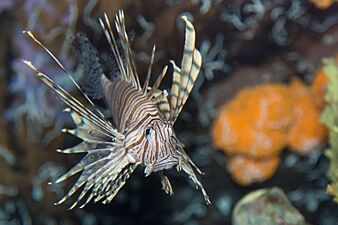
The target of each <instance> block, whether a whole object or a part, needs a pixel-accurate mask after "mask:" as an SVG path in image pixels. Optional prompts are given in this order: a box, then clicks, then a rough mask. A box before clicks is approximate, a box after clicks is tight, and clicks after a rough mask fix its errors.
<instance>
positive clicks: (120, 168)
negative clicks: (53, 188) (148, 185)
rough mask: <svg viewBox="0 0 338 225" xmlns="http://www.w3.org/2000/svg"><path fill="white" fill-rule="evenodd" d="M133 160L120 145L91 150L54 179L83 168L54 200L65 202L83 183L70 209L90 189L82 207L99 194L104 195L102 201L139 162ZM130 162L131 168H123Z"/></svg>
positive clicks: (122, 182) (111, 197)
mask: <svg viewBox="0 0 338 225" xmlns="http://www.w3.org/2000/svg"><path fill="white" fill-rule="evenodd" d="M132 162H134V160H131V157H130V156H129V154H128V153H127V152H126V151H124V150H123V149H118V150H117V149H114V148H106V149H96V150H93V151H90V152H89V153H88V154H87V156H86V157H84V158H83V159H82V160H81V161H80V162H79V163H78V164H77V165H76V166H74V167H73V168H72V169H71V170H69V171H68V172H67V173H66V174H64V175H63V176H61V177H60V178H59V179H58V180H57V181H56V183H59V182H61V181H63V180H65V179H67V178H69V177H70V176H73V175H74V174H76V173H78V172H80V171H83V172H82V174H81V175H80V177H79V178H78V180H77V182H76V183H75V184H74V186H73V187H72V188H71V189H70V190H69V191H68V193H67V194H66V195H65V196H64V197H63V198H62V199H60V200H59V201H58V202H57V203H56V204H61V203H63V202H65V201H66V200H67V199H68V198H69V197H70V196H72V195H73V194H74V193H75V192H76V191H77V190H78V189H79V188H81V187H82V186H84V188H83V189H82V191H81V193H80V194H79V196H78V198H77V200H76V201H75V202H74V204H73V205H72V206H71V207H70V209H72V208H74V207H75V206H77V205H78V203H79V202H80V201H81V200H82V199H83V198H84V196H85V195H86V194H87V193H88V192H90V191H91V193H90V194H89V196H88V198H87V200H86V202H85V203H84V204H83V205H82V206H81V207H84V206H85V205H86V204H87V203H88V202H89V201H90V200H91V199H92V198H93V197H96V198H99V199H102V198H101V196H104V198H105V200H104V201H107V200H109V201H110V200H111V199H113V197H114V196H115V195H116V193H117V192H118V190H119V189H120V188H121V187H122V186H123V184H124V183H125V182H126V180H127V179H128V178H129V176H130V174H131V173H132V172H133V171H134V169H135V168H136V166H137V165H138V164H137V163H132ZM130 166H131V167H132V168H133V169H132V170H130V169H129V170H127V172H126V168H130ZM118 184H119V185H118Z"/></svg>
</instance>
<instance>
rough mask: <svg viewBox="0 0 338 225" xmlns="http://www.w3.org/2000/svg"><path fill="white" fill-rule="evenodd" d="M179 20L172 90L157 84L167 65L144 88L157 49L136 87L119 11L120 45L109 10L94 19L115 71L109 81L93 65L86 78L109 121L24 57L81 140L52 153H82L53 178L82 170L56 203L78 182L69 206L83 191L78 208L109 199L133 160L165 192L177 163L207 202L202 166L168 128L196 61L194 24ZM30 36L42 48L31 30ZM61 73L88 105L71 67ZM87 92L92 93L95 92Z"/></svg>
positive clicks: (197, 64) (180, 105) (195, 69)
mask: <svg viewBox="0 0 338 225" xmlns="http://www.w3.org/2000/svg"><path fill="white" fill-rule="evenodd" d="M182 19H183V20H184V21H185V23H186V35H185V46H184V53H183V58H182V62H181V67H178V66H176V64H175V63H174V62H173V61H171V63H172V65H173V68H174V72H173V84H172V87H171V90H170V94H168V93H167V92H166V91H162V90H160V89H158V88H159V86H160V83H161V80H162V78H163V77H164V75H165V74H166V71H167V66H166V67H165V68H164V69H163V71H162V73H161V74H160V75H159V76H158V78H157V80H156V81H155V83H154V84H153V86H152V87H149V79H150V74H151V66H152V63H153V59H154V54H155V47H154V49H153V53H152V59H151V62H150V65H149V69H148V73H147V78H146V81H145V83H144V85H143V86H141V85H140V82H139V78H138V74H137V72H136V68H135V66H134V65H135V63H134V61H133V58H132V56H131V54H132V53H131V49H130V45H129V41H128V36H127V34H126V30H125V23H124V15H123V12H122V11H119V13H118V14H117V16H116V19H115V27H116V30H117V33H118V35H119V39H120V43H121V45H122V51H120V50H119V48H118V47H117V43H116V40H115V37H114V35H113V32H112V30H111V26H110V24H109V20H108V18H107V16H106V15H105V20H104V22H103V21H102V20H101V19H100V23H101V26H102V27H103V31H104V33H105V36H106V38H107V40H108V42H109V44H110V47H111V49H112V52H113V54H114V57H115V59H116V62H117V66H118V68H119V72H118V75H116V76H115V77H114V78H112V79H108V78H107V77H106V75H105V74H104V73H103V72H102V70H101V69H96V70H95V72H93V73H91V74H89V75H88V76H89V77H90V81H91V84H90V85H92V84H93V83H95V84H98V85H99V89H100V91H101V94H100V95H102V96H103V97H104V99H105V101H106V102H107V104H108V107H109V109H110V111H111V114H112V117H113V121H114V124H112V123H111V122H110V121H109V120H107V119H106V118H105V117H104V116H103V114H102V113H101V112H100V111H99V110H98V109H97V108H95V109H96V112H93V111H91V110H89V109H88V108H87V107H85V106H83V105H82V103H80V102H79V101H78V100H77V99H76V98H74V97H73V96H71V95H70V94H69V93H68V92H67V91H65V90H64V89H63V88H62V87H60V86H59V85H57V84H56V83H55V82H54V81H53V80H51V79H50V78H49V77H48V76H47V75H45V74H43V73H42V72H40V71H38V70H37V69H36V68H35V67H34V66H33V65H32V64H31V62H29V61H24V62H25V63H26V64H27V65H28V66H30V67H31V68H32V69H34V70H35V71H36V72H37V77H39V78H40V79H41V80H42V81H43V82H44V83H46V84H47V85H48V86H50V87H51V88H52V89H53V90H54V91H55V92H56V93H57V95H58V97H60V98H61V100H62V101H63V102H64V103H65V104H67V105H68V107H69V108H67V109H66V110H65V111H67V112H69V113H70V114H71V116H72V118H73V120H74V122H75V124H76V126H77V128H76V129H74V130H67V129H64V131H65V132H68V133H71V134H73V135H75V136H77V137H79V138H81V139H82V140H83V142H81V143H80V144H78V145H77V146H74V147H72V148H69V149H66V150H58V151H60V152H63V153H81V152H87V155H86V156H85V157H84V158H83V159H82V160H81V161H80V162H79V163H78V164H77V165H75V166H74V167H73V168H72V169H70V170H69V171H68V172H67V173H66V174H64V175H63V176H61V177H60V178H59V179H58V180H57V181H56V183H58V182H61V181H63V180H65V179H67V178H69V177H71V176H73V175H74V174H77V173H78V172H81V171H82V173H81V175H80V177H79V178H78V180H77V182H76V183H75V184H74V186H73V187H72V188H71V189H70V190H69V192H68V193H67V194H66V195H65V196H64V197H63V198H62V199H61V200H60V201H59V202H58V203H57V204H60V203H62V202H64V201H65V200H67V199H68V198H69V197H70V196H72V195H73V194H74V193H75V192H76V191H77V190H78V189H79V188H81V187H83V189H82V192H81V193H80V195H79V197H78V199H77V201H76V202H75V203H74V204H73V205H72V206H71V208H73V207H75V206H76V205H77V204H78V203H79V202H80V200H82V199H83V198H84V197H85V196H86V194H87V193H90V194H89V195H88V197H87V199H86V201H85V202H84V204H83V205H82V206H81V207H83V206H85V205H86V204H87V203H88V202H89V201H90V200H91V199H94V201H95V202H97V201H102V202H103V203H107V202H110V201H111V200H112V199H113V198H114V197H115V195H116V194H117V193H118V191H119V190H120V189H121V188H122V187H123V185H124V184H125V182H126V181H127V179H128V178H129V177H130V175H131V174H132V173H133V171H134V170H135V169H136V167H137V166H139V165H140V166H143V167H145V170H144V173H145V175H146V176H148V175H150V174H151V173H152V172H159V174H160V177H161V183H162V187H163V189H164V191H165V192H166V193H168V194H173V191H172V187H171V185H170V182H169V179H168V177H166V176H165V175H164V173H163V170H166V169H170V168H172V167H176V169H177V170H178V171H181V170H183V171H184V172H185V173H187V174H188V176H189V177H190V178H191V179H192V180H193V182H194V183H195V184H196V186H197V187H198V188H200V189H201V190H202V193H203V195H204V197H205V200H206V202H207V203H208V204H209V203H210V201H209V197H208V196H207V194H206V192H205V190H204V188H203V186H202V184H201V183H200V181H199V180H198V178H197V176H196V174H195V172H194V169H196V170H197V171H198V172H199V173H201V172H200V170H199V169H198V168H197V167H196V166H195V165H194V163H193V162H192V160H191V159H190V158H189V156H188V155H187V154H186V153H185V151H184V149H183V144H182V143H181V142H180V141H179V140H178V138H177V137H176V134H175V132H174V129H173V125H174V123H175V121H176V119H177V117H178V115H179V113H180V111H181V110H182V108H183V106H184V104H185V102H186V100H187V98H188V95H189V93H190V92H191V89H192V87H193V85H194V82H195V80H196V78H197V76H198V73H199V70H200V66H201V62H202V58H201V55H200V53H199V51H198V50H197V49H195V31H194V27H193V25H192V24H191V23H190V22H189V21H188V20H187V18H186V17H182ZM28 35H29V36H30V37H31V38H33V40H34V41H35V42H37V43H38V44H39V45H41V46H42V47H43V48H45V47H44V46H43V45H42V44H41V43H40V42H39V41H38V40H37V39H36V38H35V37H34V36H33V35H32V34H31V33H30V32H28ZM45 49H46V48H45ZM46 51H47V52H48V53H49V54H50V55H51V57H53V59H54V60H55V61H56V62H57V63H58V64H59V66H60V67H61V68H62V69H63V70H64V71H65V72H66V73H67V71H66V70H65V69H64V67H63V66H62V65H61V64H60V63H59V61H58V60H57V59H56V58H55V57H54V56H53V55H52V53H50V51H49V50H48V49H46ZM94 61H95V60H94ZM67 75H68V76H69V77H70V78H71V79H72V81H73V82H74V84H75V85H76V86H77V87H78V89H79V90H80V91H81V92H82V93H83V94H84V96H85V97H86V99H87V100H88V101H89V103H90V104H92V106H94V104H93V103H92V101H91V100H90V99H89V98H88V96H87V95H86V94H85V93H84V92H83V91H82V89H81V88H80V87H79V86H78V85H77V84H76V82H75V81H74V80H73V78H72V77H71V75H70V74H69V73H67ZM89 95H90V94H89ZM93 95H97V93H96V94H93Z"/></svg>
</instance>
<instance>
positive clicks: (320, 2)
mask: <svg viewBox="0 0 338 225" xmlns="http://www.w3.org/2000/svg"><path fill="white" fill-rule="evenodd" d="M311 2H312V3H313V4H314V5H315V6H316V7H317V8H319V9H327V8H329V7H330V6H331V5H332V4H333V3H335V2H337V0H311Z"/></svg>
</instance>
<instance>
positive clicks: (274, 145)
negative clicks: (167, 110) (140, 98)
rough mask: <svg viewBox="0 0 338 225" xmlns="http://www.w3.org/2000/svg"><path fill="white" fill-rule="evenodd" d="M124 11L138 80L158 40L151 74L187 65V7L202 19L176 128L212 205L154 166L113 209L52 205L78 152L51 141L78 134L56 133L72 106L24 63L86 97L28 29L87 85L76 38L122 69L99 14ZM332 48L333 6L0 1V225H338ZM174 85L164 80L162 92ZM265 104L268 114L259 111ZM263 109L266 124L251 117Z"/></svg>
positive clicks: (336, 17)
mask: <svg viewBox="0 0 338 225" xmlns="http://www.w3.org/2000/svg"><path fill="white" fill-rule="evenodd" d="M118 9H123V10H124V12H125V17H126V26H127V30H128V31H129V33H130V34H129V35H130V38H131V39H132V49H133V51H134V57H135V61H136V64H137V65H136V66H137V69H138V72H139V74H140V76H141V80H142V81H143V80H144V79H145V76H146V73H147V68H148V63H149V60H150V57H151V50H152V47H153V45H154V44H156V48H157V54H156V58H155V63H154V67H153V70H154V72H155V73H160V71H161V69H162V68H163V67H164V66H165V65H167V64H168V62H169V60H170V59H174V60H175V61H177V62H179V61H180V60H181V58H180V57H181V55H182V51H183V43H184V23H183V22H182V21H181V20H180V19H179V18H180V16H182V15H186V16H187V17H188V18H189V19H190V20H191V21H192V22H193V24H194V27H195V29H196V47H197V48H198V49H199V50H200V52H201V55H202V57H203V65H202V69H201V72H200V75H199V77H198V80H197V82H196V84H195V87H194V89H193V91H192V94H191V96H190V98H189V100H188V101H187V104H186V105H185V107H184V108H183V112H182V114H181V116H180V118H179V119H178V120H177V122H176V124H175V129H176V132H177V136H178V137H179V138H180V139H181V141H182V142H183V143H184V144H185V148H186V151H187V153H188V155H189V156H191V158H192V159H193V161H194V162H195V163H196V164H197V165H198V166H199V167H200V168H201V170H202V171H203V172H204V173H205V175H203V176H200V177H199V178H200V179H201V182H202V183H203V185H204V187H205V189H206V191H207V192H208V194H209V196H210V200H211V203H212V204H211V205H209V206H208V205H206V204H205V201H204V199H203V196H202V195H201V193H200V191H197V190H196V189H195V187H194V185H193V184H192V183H191V182H190V181H188V179H187V178H186V177H185V176H184V175H183V174H180V173H177V172H176V171H175V170H171V171H169V173H168V175H169V177H170V178H171V181H172V186H173V190H174V193H175V194H174V195H173V196H171V197H170V196H168V195H166V194H165V193H164V191H162V190H161V184H160V178H159V176H158V175H156V174H152V175H151V176H150V177H146V178H145V177H144V175H143V171H142V170H141V169H139V170H137V171H136V173H135V175H133V176H132V177H131V178H130V180H129V181H128V182H127V184H126V185H125V186H124V187H123V188H122V189H121V190H120V192H119V193H118V195H117V196H116V198H115V199H114V200H113V201H112V202H111V203H110V204H107V205H103V204H101V203H96V204H94V203H92V202H91V203H89V204H88V205H87V206H86V207H85V208H83V209H78V208H77V209H74V210H67V209H68V208H69V207H70V205H71V202H66V203H65V204H62V205H58V206H55V205H54V202H57V200H58V199H60V198H61V197H62V196H63V195H64V194H65V192H66V191H67V190H68V189H69V188H70V187H71V184H72V182H73V181H75V179H76V176H75V177H74V178H72V182H63V183H60V184H52V185H49V184H48V183H49V182H53V181H55V180H56V179H57V178H58V177H59V176H60V175H61V174H63V173H64V172H66V170H67V169H69V168H71V167H72V166H73V165H74V164H75V163H76V162H78V161H79V160H80V158H81V156H79V155H65V154H61V153H58V152H56V149H64V148H67V147H69V146H73V145H74V144H75V143H78V142H79V140H78V139H76V138H74V137H72V136H70V135H67V134H64V133H62V132H61V129H62V128H63V127H72V126H74V124H73V123H72V121H71V118H70V117H69V115H68V114H65V113H63V112H62V110H63V109H64V108H65V106H64V105H63V104H62V103H61V101H60V100H59V99H57V98H56V97H55V94H53V93H52V92H51V91H49V90H48V89H47V87H46V86H45V85H43V84H42V83H41V82H40V81H39V80H38V79H36V77H35V76H34V73H33V72H32V71H31V70H30V69H29V68H28V67H27V66H25V65H24V64H23V63H22V62H21V60H22V59H27V60H31V61H32V62H33V63H34V64H35V65H36V66H37V67H38V68H39V69H41V70H42V71H44V72H45V73H47V74H48V75H49V76H51V77H52V78H53V79H54V80H55V81H57V82H58V83H59V84H60V85H61V86H62V87H64V88H65V89H66V90H68V91H70V92H72V93H73V94H74V95H75V96H79V97H81V95H80V93H79V92H78V91H77V90H76V88H75V87H74V84H73V83H72V82H71V81H70V80H69V78H68V77H67V76H66V75H65V74H64V73H63V72H62V70H61V69H60V68H59V67H58V66H57V64H56V63H55V62H53V60H52V59H51V58H50V57H49V56H48V54H47V53H46V52H45V51H44V50H43V49H42V48H41V47H39V46H37V45H36V44H35V43H34V42H33V41H32V40H31V39H29V38H28V37H27V35H25V34H23V33H22V31H23V30H31V31H32V32H33V33H34V34H35V35H36V37H38V38H39V39H40V40H41V41H42V42H43V43H44V44H45V45H46V46H47V47H48V48H49V49H50V50H51V51H52V52H53V53H54V54H55V55H56V56H57V57H58V58H59V59H60V61H61V62H62V64H63V65H64V66H65V67H66V68H67V70H68V71H70V72H71V73H72V74H74V77H75V78H76V80H77V81H78V82H79V83H80V84H81V79H82V78H83V76H85V74H83V73H82V69H83V68H81V67H79V66H78V62H77V60H76V48H75V47H74V44H73V40H74V39H73V37H74V36H75V35H76V34H77V33H83V34H86V36H87V37H88V38H89V40H90V41H91V42H92V43H93V44H94V46H96V47H97V48H98V49H99V51H100V54H101V57H102V59H101V60H102V61H103V62H104V63H105V64H106V65H107V66H106V67H107V68H108V69H112V70H113V69H114V68H110V67H113V64H112V63H111V60H112V59H111V58H109V54H108V52H109V47H108V46H107V43H106V41H105V39H104V35H103V32H102V30H101V27H100V25H99V23H98V20H97V18H99V17H102V16H103V13H104V12H106V13H107V14H108V16H109V18H111V20H112V18H113V16H114V14H115V13H116V12H117V10H118ZM337 53H338V3H337V2H336V1H329V0H326V1H325V0H323V1H321V0H229V1H224V0H223V1H222V0H156V1H154V0H142V1H136V0H135V1H132V0H84V1H80V0H60V1H52V0H22V1H20V0H0V224H1V225H2V224H4V225H6V224H13V225H14V224H24V225H30V224H51V225H54V224H55V225H56V224H60V225H68V224H69V225H70V224H86V225H91V224H102V225H106V224H107V225H108V224H119V225H132V224H133V225H134V224H148V225H149V224H186V225H197V224H206V225H209V224H210V225H211V224H212V225H216V224H239V225H245V224H313V225H315V224H318V225H321V224H323V225H336V224H338V205H337V202H335V201H334V195H336V198H337V196H338V194H337V190H338V189H335V188H337V185H338V175H337V174H338V169H336V170H334V169H333V170H332V169H331V171H336V172H329V173H328V170H329V168H333V167H332V165H337V164H335V162H336V163H338V156H337V159H333V157H329V156H330V154H325V152H326V149H327V148H328V146H329V143H331V142H329V140H328V138H327V137H328V136H329V137H332V135H329V134H328V133H329V132H328V130H327V128H326V127H324V125H323V124H322V122H321V120H320V118H319V117H320V114H321V112H322V110H323V109H324V108H325V106H327V105H328V102H329V100H328V99H329V98H325V97H324V95H325V93H323V92H325V90H326V85H327V82H330V79H329V81H327V80H325V78H322V77H323V76H325V73H327V71H326V70H325V69H324V70H323V58H328V57H331V58H337V56H338V54H337ZM332 61H334V60H332ZM331 63H334V62H331ZM337 71H338V70H337ZM171 73H172V69H171V68H170V69H169V74H171ZM323 74H324V75H323ZM335 74H337V76H338V72H336V73H335ZM321 79H324V80H325V81H322V80H321ZM170 84H171V76H170V75H169V76H167V77H166V78H165V79H164V85H163V88H168V87H170ZM336 87H337V90H338V86H336ZM324 89H325V90H324ZM329 91H330V90H329ZM268 97H271V99H269V98H268ZM261 99H264V101H263V100H262V101H261ZM269 101H271V102H273V103H271V105H269V106H267V107H266V108H264V109H266V110H265V111H264V113H262V111H261V109H262V108H257V109H256V108H255V107H261V105H262V104H270V103H269ZM266 102H268V103H266ZM96 103H97V104H98V105H99V106H101V107H102V108H104V107H105V103H104V102H100V101H96ZM270 106H271V107H270ZM262 107H263V106H262ZM300 112H301V113H300ZM263 114H264V118H263ZM337 114H338V111H337ZM257 118H259V119H260V120H259V121H260V122H262V121H263V122H262V128H261V127H259V128H257V126H256V125H255V126H254V125H253V124H257V121H258V119H257ZM262 118H263V119H262ZM231 119H233V121H230V120H231ZM285 121H286V122H285ZM265 125H266V126H265ZM271 127H273V128H271ZM225 130H226V131H225ZM254 134H255V135H254ZM256 134H259V135H256ZM233 136H236V138H233ZM231 138H233V139H231ZM236 141H237V142H238V143H237V142H236ZM332 146H333V145H332ZM332 151H334V149H333V150H332ZM337 151H338V150H336V152H337ZM337 154H338V153H336V155H337ZM328 155H329V156H328ZM331 155H332V154H331ZM333 155H334V154H333ZM330 162H331V166H330ZM336 167H337V166H335V168H336ZM329 171H330V170H329ZM332 174H333V175H332ZM334 174H336V175H334ZM335 179H336V180H335ZM329 183H332V185H331V186H328V184H329ZM263 188H264V189H263ZM257 190H259V191H260V192H258V194H257V192H254V191H257ZM252 192H254V195H253V197H252V196H251V198H248V199H246V201H240V200H241V199H242V198H243V197H244V196H245V195H247V194H250V193H252ZM328 192H329V193H330V194H329V193H328ZM257 198H258V199H257ZM239 201H240V202H239ZM236 205H237V206H236ZM235 206H236V207H235ZM267 218H270V219H267Z"/></svg>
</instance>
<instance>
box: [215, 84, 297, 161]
mask: <svg viewBox="0 0 338 225" xmlns="http://www.w3.org/2000/svg"><path fill="white" fill-rule="evenodd" d="M291 105H292V102H291V101H290V97H289V92H288V88H287V87H286V86H284V85H280V84H264V85H261V86H257V87H250V88H246V89H243V90H241V91H240V92H239V93H238V95H237V96H236V97H235V98H234V99H233V100H232V101H231V102H229V103H228V104H226V105H225V106H224V107H222V108H221V110H220V114H219V116H218V118H217V119H216V122H215V125H214V129H213V139H214V143H215V145H216V146H217V147H218V148H221V149H223V150H224V151H225V152H226V153H229V154H245V155H249V156H251V157H256V158H264V157H270V156H276V155H278V154H279V153H280V151H281V150H282V149H283V147H284V146H285V141H286V138H287V132H288V128H289V126H290V124H291V123H292V122H293V113H292V110H291Z"/></svg>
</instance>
